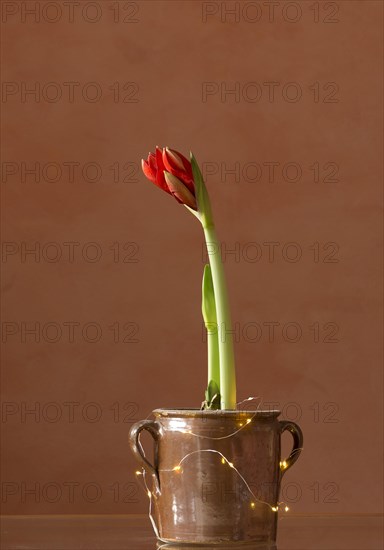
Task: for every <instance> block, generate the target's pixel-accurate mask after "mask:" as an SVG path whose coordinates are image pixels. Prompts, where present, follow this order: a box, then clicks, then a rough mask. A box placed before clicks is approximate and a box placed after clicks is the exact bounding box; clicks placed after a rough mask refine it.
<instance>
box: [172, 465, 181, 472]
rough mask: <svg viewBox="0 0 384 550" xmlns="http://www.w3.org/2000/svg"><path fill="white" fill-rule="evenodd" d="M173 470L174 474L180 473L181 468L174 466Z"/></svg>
mask: <svg viewBox="0 0 384 550" xmlns="http://www.w3.org/2000/svg"><path fill="white" fill-rule="evenodd" d="M173 470H174V471H175V472H180V470H181V466H175V467H174V468H173Z"/></svg>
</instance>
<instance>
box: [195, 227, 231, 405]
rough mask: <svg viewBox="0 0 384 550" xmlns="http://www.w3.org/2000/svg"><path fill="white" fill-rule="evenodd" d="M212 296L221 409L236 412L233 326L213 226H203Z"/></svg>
mask: <svg viewBox="0 0 384 550" xmlns="http://www.w3.org/2000/svg"><path fill="white" fill-rule="evenodd" d="M203 229H204V235H205V241H206V243H207V251H208V257H209V263H210V266H211V272H212V281H213V287H214V293H215V302H216V315H217V330H218V344H219V358H220V395H221V409H236V373H235V358H234V351H233V339H232V332H231V331H232V324H231V315H230V309H229V301H228V292H227V285H226V281H225V274H224V267H223V263H222V261H221V249H220V242H219V241H218V239H217V235H216V231H215V227H214V226H213V225H203Z"/></svg>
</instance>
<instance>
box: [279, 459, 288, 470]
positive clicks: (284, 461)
mask: <svg viewBox="0 0 384 550" xmlns="http://www.w3.org/2000/svg"><path fill="white" fill-rule="evenodd" d="M280 468H282V469H283V470H286V469H287V468H288V464H287V461H286V460H283V462H280Z"/></svg>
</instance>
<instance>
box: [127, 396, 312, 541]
mask: <svg viewBox="0 0 384 550" xmlns="http://www.w3.org/2000/svg"><path fill="white" fill-rule="evenodd" d="M256 400H259V403H258V405H257V408H256V412H254V413H253V414H252V416H251V417H249V418H247V419H246V420H245V422H241V423H240V425H239V428H238V429H236V430H235V431H233V432H232V433H230V434H228V435H225V436H220V437H210V436H205V435H201V434H196V433H194V432H192V431H191V430H185V429H184V428H177V427H175V428H172V431H177V432H180V433H185V434H188V435H191V436H193V437H196V438H200V439H209V440H214V441H219V440H223V439H228V438H230V437H233V436H235V435H236V434H238V433H239V432H240V431H241V430H243V429H245V428H246V427H247V426H248V425H249V424H250V423H251V422H252V420H253V419H254V418H255V416H256V415H257V414H258V412H259V408H260V405H261V403H262V401H261V400H260V398H258V397H248V398H247V399H244V400H243V401H240V402H239V403H237V405H241V404H242V403H245V402H248V401H256ZM239 412H245V413H246V412H247V411H246V410H245V411H241V410H239ZM151 414H152V413H151ZM151 414H150V415H148V417H147V418H149V416H151ZM159 423H160V424H161V426H162V428H163V429H164V431H166V430H167V429H166V428H165V427H164V425H163V424H162V423H161V421H159ZM138 444H139V446H140V450H141V452H142V455H143V456H145V452H144V449H143V446H142V445H141V442H140V437H139V440H138ZM300 451H301V449H296V450H295V451H294V452H300ZM207 452H209V453H213V454H216V455H219V456H220V457H221V463H222V464H224V465H228V466H229V467H230V468H231V469H232V470H233V471H234V472H235V473H236V474H237V475H238V476H239V478H240V479H241V481H242V482H243V483H244V485H245V487H246V489H247V491H248V492H249V494H250V496H251V497H252V500H251V502H250V507H251V509H255V508H256V503H258V504H262V505H265V506H268V507H269V509H270V510H271V511H272V512H278V511H284V512H288V511H289V507H288V506H287V505H286V503H285V502H283V501H280V502H277V503H276V504H275V505H271V504H270V503H269V502H266V501H264V500H262V499H260V498H258V497H257V496H256V495H255V493H254V492H253V491H252V489H251V487H250V486H249V483H248V482H247V480H246V479H245V478H244V476H243V475H242V474H241V473H240V471H239V470H238V469H237V468H236V466H235V465H234V464H233V462H231V461H230V460H229V459H228V458H227V457H226V456H225V455H224V454H223V453H221V452H220V451H218V450H217V449H199V450H196V451H192V452H190V453H187V454H186V455H185V456H183V458H182V459H181V460H180V461H179V463H178V464H176V465H175V466H174V467H173V468H169V469H166V468H162V469H159V472H169V473H170V472H174V473H175V474H182V473H183V467H182V464H183V463H184V462H185V461H186V460H187V459H188V458H189V457H191V456H192V455H195V454H199V453H207ZM279 465H280V469H281V471H282V472H284V471H285V470H286V469H287V468H288V463H287V461H286V460H283V461H281V462H280V464H279ZM135 473H136V476H138V477H139V476H141V477H142V479H143V486H144V487H143V488H144V490H145V493H146V495H147V496H148V499H149V519H150V521H151V523H152V526H153V530H154V532H155V535H156V536H157V538H158V539H159V540H162V539H161V537H160V534H159V530H158V527H157V525H156V521H155V519H154V517H153V514H152V499H153V498H155V499H156V498H157V495H156V493H155V492H154V491H153V490H152V491H151V490H150V489H149V487H148V484H147V481H146V477H145V476H146V470H145V468H144V467H142V469H141V471H139V470H136V472H135ZM164 542H166V541H164Z"/></svg>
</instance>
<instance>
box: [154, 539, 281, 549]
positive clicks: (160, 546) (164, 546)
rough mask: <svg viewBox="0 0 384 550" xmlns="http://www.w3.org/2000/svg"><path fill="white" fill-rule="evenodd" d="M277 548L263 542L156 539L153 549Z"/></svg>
mask: <svg viewBox="0 0 384 550" xmlns="http://www.w3.org/2000/svg"><path fill="white" fill-rule="evenodd" d="M215 548H217V549H220V550H277V546H276V544H274V543H273V544H269V545H265V544H263V543H260V544H257V543H242V544H225V543H224V544H214V545H212V544H211V545H204V544H177V543H176V544H175V543H166V542H160V541H158V542H157V544H156V548H155V550H165V549H169V550H215Z"/></svg>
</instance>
